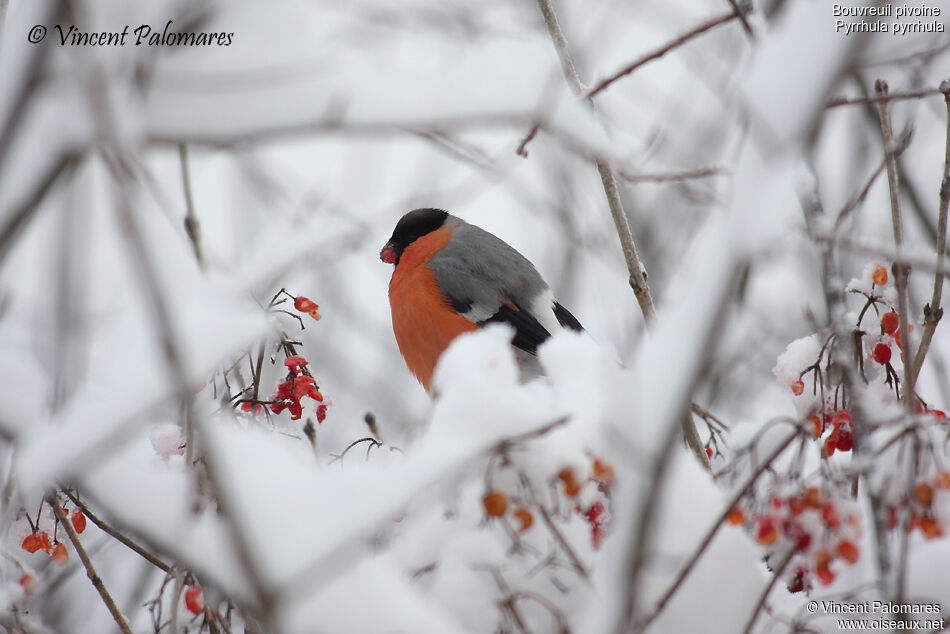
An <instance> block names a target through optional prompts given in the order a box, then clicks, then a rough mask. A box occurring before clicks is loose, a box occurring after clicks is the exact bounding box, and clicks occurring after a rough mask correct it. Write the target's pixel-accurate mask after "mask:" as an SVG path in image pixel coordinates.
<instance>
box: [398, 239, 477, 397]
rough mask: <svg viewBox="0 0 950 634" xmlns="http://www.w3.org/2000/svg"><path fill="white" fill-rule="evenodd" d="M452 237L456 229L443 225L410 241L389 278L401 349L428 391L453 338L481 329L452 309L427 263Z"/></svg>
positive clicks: (412, 370) (413, 371) (411, 369)
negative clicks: (433, 374) (440, 360)
mask: <svg viewBox="0 0 950 634" xmlns="http://www.w3.org/2000/svg"><path fill="white" fill-rule="evenodd" d="M451 238H452V228H450V227H443V228H441V229H438V230H436V231H433V232H432V233H429V234H427V235H425V236H423V237H421V238H419V239H418V240H416V241H415V242H413V243H412V244H410V245H409V246H408V247H406V250H405V251H403V253H402V256H400V258H399V264H398V265H396V269H395V270H394V271H393V277H392V279H391V280H390V281H389V305H390V307H391V308H392V313H393V333H394V334H395V335H396V343H397V344H398V345H399V352H401V353H402V356H403V358H404V359H405V360H406V365H407V366H408V367H409V371H410V372H412V373H413V374H414V375H416V377H417V378H418V379H419V380H420V381H421V382H422V385H423V386H425V388H426V390H429V388H430V387H431V384H432V373H433V372H434V371H435V365H436V363H437V362H438V360H439V356H441V354H442V353H443V352H444V351H445V349H446V348H448V347H449V344H450V343H452V340H453V339H455V338H456V337H457V336H459V335H460V334H462V333H463V332H469V331H471V330H477V329H478V326H476V325H475V324H474V323H473V322H471V321H470V320H468V319H466V318H465V317H463V316H462V315H460V314H458V313H457V312H455V310H453V309H452V307H451V305H450V304H449V301H448V299H446V297H445V296H444V295H443V294H442V292H441V291H440V290H439V286H438V284H436V280H435V276H434V275H433V274H432V271H431V270H429V267H428V266H426V263H427V262H428V261H429V260H430V259H431V258H432V256H433V255H434V254H435V253H436V252H438V251H439V249H441V248H442V247H444V246H445V245H446V244H447V243H448V242H449V240H450V239H451Z"/></svg>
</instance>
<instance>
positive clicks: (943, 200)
mask: <svg viewBox="0 0 950 634" xmlns="http://www.w3.org/2000/svg"><path fill="white" fill-rule="evenodd" d="M940 89H941V90H942V91H943V97H944V101H945V103H946V106H947V140H946V143H945V148H944V163H943V179H942V180H941V183H940V211H939V213H938V216H937V265H938V267H939V265H940V262H941V260H943V259H944V258H945V257H946V255H947V207H948V204H950V80H947V81H944V82H942V83H941V84H940ZM942 297H943V274H942V273H941V272H940V271H937V272H936V273H935V274H934V290H933V295H932V297H931V299H930V303H929V304H927V305H926V306H924V332H923V335H921V337H920V346H919V347H918V348H917V355H916V356H915V357H914V362H913V367H912V368H911V372H912V373H913V375H914V376H915V377H916V376H918V375H919V373H920V369H921V367H922V366H923V364H924V358H926V356H927V351H928V350H929V349H930V342H931V341H932V340H933V336H934V332H935V331H936V329H937V322H939V321H940V318H941V317H942V316H943V308H941V307H940V301H941V299H942Z"/></svg>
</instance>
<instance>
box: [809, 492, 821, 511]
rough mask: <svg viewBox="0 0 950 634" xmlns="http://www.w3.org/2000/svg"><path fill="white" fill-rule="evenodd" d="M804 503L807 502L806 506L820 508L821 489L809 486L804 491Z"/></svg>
mask: <svg viewBox="0 0 950 634" xmlns="http://www.w3.org/2000/svg"><path fill="white" fill-rule="evenodd" d="M805 503H806V504H808V508H812V509H819V508H821V491H819V490H818V489H817V487H811V488H809V489H808V490H807V491H805Z"/></svg>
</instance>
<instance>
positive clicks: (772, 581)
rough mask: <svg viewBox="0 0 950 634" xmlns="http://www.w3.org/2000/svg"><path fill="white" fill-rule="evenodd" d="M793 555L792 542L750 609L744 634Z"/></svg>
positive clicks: (749, 628) (756, 616)
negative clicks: (753, 607) (750, 612)
mask: <svg viewBox="0 0 950 634" xmlns="http://www.w3.org/2000/svg"><path fill="white" fill-rule="evenodd" d="M794 556H795V545H794V544H792V545H790V546H789V548H788V552H786V553H785V556H784V557H782V561H781V562H779V565H778V567H777V568H775V571H774V572H773V573H772V578H771V579H770V580H769V583H768V585H767V586H765V589H764V590H762V594H761V595H759V600H758V601H757V602H756V604H755V609H754V610H752V615H751V616H750V617H749V622H748V623H746V626H745V629H744V630H743V632H745V634H749V633H750V632H751V631H752V626H753V625H755V620H756V619H757V618H758V616H759V612H761V611H762V607H763V606H764V605H765V600H766V599H767V598H768V596H769V593H771V592H772V588H774V587H775V584H776V583H777V582H778V580H779V578H780V577H781V576H782V573H784V572H785V568H787V567H788V562H790V561H791V560H792V557H794Z"/></svg>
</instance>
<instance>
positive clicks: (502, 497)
mask: <svg viewBox="0 0 950 634" xmlns="http://www.w3.org/2000/svg"><path fill="white" fill-rule="evenodd" d="M613 480H614V469H613V467H612V466H611V465H610V464H609V463H607V462H606V461H604V460H602V459H600V458H595V459H593V461H592V463H591V471H590V474H589V475H588V476H587V477H585V478H583V479H582V478H579V477H578V476H577V473H576V472H575V470H574V468H573V467H564V468H563V469H561V470H560V471H559V472H558V473H557V475H556V477H555V478H554V482H555V483H556V486H555V490H556V491H557V492H558V493H559V494H563V495H564V498H563V499H562V500H566V501H567V502H568V507H567V508H569V509H570V512H571V513H572V514H575V515H578V516H580V517H582V518H583V519H584V521H586V522H587V523H588V524H589V526H590V532H591V533H590V534H591V544H592V545H593V547H594V549H595V550H596V549H599V548H600V546H601V544H602V543H603V541H604V538H605V537H606V536H607V532H608V525H609V521H610V513H609V511H608V510H607V508H608V504H609V502H610V496H609V494H610V489H609V486H610V484H611V483H612V482H613ZM588 484H592V485H593V486H591V487H588V486H587V485H588ZM559 497H560V496H559ZM514 500H516V502H513V501H512V499H511V497H510V496H509V495H508V494H506V493H505V492H503V491H499V490H489V491H487V492H486V493H485V494H484V495H483V496H482V509H483V510H484V511H485V516H486V517H488V518H489V519H499V518H502V517H505V516H510V517H511V519H512V521H514V522H515V523H516V524H515V526H514V529H515V532H516V533H517V534H519V535H520V534H522V533H525V532H527V531H528V530H530V529H531V527H532V526H534V513H533V512H532V511H531V510H530V508H528V507H529V506H530V504H529V503H527V502H525V501H524V500H520V498H518V497H517V496H514ZM551 514H552V515H554V514H555V513H553V512H552V513H551Z"/></svg>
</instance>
